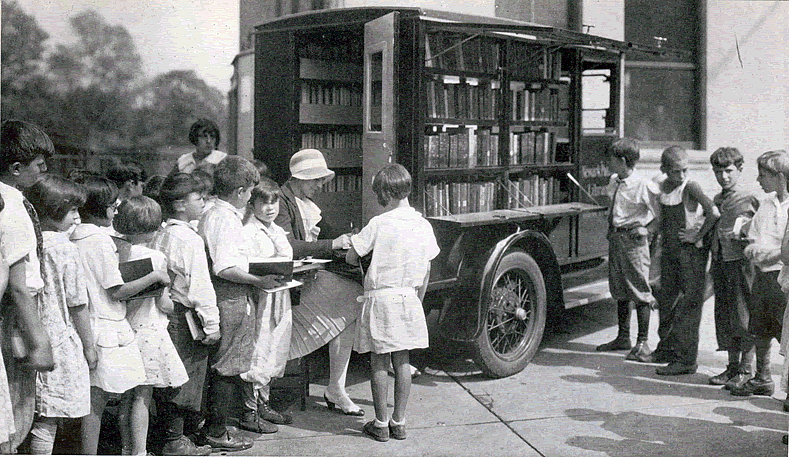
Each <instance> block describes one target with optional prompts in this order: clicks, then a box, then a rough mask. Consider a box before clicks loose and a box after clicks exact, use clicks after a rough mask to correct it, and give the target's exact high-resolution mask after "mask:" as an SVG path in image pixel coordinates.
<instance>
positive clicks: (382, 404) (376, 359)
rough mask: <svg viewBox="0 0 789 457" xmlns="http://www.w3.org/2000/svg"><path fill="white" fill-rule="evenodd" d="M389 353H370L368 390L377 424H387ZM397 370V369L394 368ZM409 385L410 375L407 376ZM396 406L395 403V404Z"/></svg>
mask: <svg viewBox="0 0 789 457" xmlns="http://www.w3.org/2000/svg"><path fill="white" fill-rule="evenodd" d="M389 363H390V361H389V353H386V354H376V353H374V352H371V353H370V370H371V371H372V375H371V376H370V388H371V389H372V392H373V406H375V418H376V419H377V420H378V421H379V422H383V423H387V422H389V413H388V411H387V408H386V400H387V397H388V396H389V374H388V371H389ZM396 369H397V368H396ZM408 379H409V383H410V380H411V374H410V373H409V374H408ZM395 405H397V402H395Z"/></svg>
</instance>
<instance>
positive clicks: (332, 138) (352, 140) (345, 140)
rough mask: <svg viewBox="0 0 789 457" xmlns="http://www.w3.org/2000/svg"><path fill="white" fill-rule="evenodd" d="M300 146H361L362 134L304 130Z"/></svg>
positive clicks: (334, 147) (341, 147) (349, 147)
mask: <svg viewBox="0 0 789 457" xmlns="http://www.w3.org/2000/svg"><path fill="white" fill-rule="evenodd" d="M301 147H302V148H316V149H321V148H329V149H353V148H361V147H362V135H361V134H359V133H349V132H338V131H328V132H304V133H302V134H301Z"/></svg>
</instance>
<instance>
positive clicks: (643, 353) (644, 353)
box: [625, 341, 652, 363]
mask: <svg viewBox="0 0 789 457" xmlns="http://www.w3.org/2000/svg"><path fill="white" fill-rule="evenodd" d="M625 360H635V361H636V362H641V363H651V362H652V351H651V350H650V349H649V346H647V342H646V341H639V342H637V343H636V345H635V346H633V349H631V350H630V352H628V353H627V355H626V356H625Z"/></svg>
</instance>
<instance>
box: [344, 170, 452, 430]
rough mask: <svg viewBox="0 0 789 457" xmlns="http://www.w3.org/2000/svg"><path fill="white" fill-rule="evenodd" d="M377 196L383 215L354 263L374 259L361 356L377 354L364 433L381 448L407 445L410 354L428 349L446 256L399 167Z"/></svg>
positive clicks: (381, 176) (366, 232)
mask: <svg viewBox="0 0 789 457" xmlns="http://www.w3.org/2000/svg"><path fill="white" fill-rule="evenodd" d="M373 191H374V192H375V194H376V196H377V197H378V204H379V205H381V206H382V207H383V210H384V212H383V214H381V215H378V216H375V217H373V218H372V219H371V220H370V222H369V223H368V224H367V225H366V226H365V227H364V228H363V229H362V230H361V231H360V232H359V233H358V234H355V235H352V236H351V249H349V250H348V253H347V255H346V261H347V262H348V263H350V264H358V262H359V258H360V257H363V256H365V255H367V254H369V253H371V252H372V261H371V263H370V266H369V267H368V269H367V274H366V275H365V277H364V305H363V306H362V314H361V316H360V317H359V323H358V326H357V333H356V343H355V345H354V349H355V350H356V351H357V352H359V353H364V352H369V353H370V365H371V371H372V379H371V382H370V384H371V387H372V393H373V404H374V406H375V419H374V420H372V421H370V422H368V423H366V424H365V425H364V429H363V432H364V433H365V434H367V435H369V436H371V437H372V438H374V439H376V440H377V441H387V440H388V439H389V436H390V435H391V436H392V437H393V438H395V439H398V440H404V439H405V438H406V432H405V409H406V404H407V403H408V395H409V393H410V390H411V370H410V367H411V366H410V364H409V360H408V359H409V357H408V351H409V349H417V348H426V347H427V346H428V335H427V323H426V321H425V313H424V310H423V308H422V298H423V297H424V294H425V290H426V288H427V282H428V279H429V277H430V261H431V260H432V259H433V258H435V257H436V256H437V255H438V252H439V248H438V243H437V242H436V237H435V234H434V233H433V229H432V227H431V226H430V223H429V222H427V220H425V219H424V218H423V217H422V215H421V214H419V213H418V212H417V211H416V210H415V209H414V208H412V207H411V206H410V205H409V203H408V196H409V195H410V194H411V175H410V174H409V173H408V171H407V170H406V169H405V168H404V167H403V166H402V165H398V164H393V165H388V166H386V167H384V168H382V169H381V170H380V171H379V172H378V173H377V174H376V175H375V177H374V178H373ZM390 362H391V364H392V366H393V368H394V371H395V385H394V411H393V412H392V415H391V419H390V418H389V413H388V411H387V397H388V384H389V378H388V374H387V371H388V368H389V364H390Z"/></svg>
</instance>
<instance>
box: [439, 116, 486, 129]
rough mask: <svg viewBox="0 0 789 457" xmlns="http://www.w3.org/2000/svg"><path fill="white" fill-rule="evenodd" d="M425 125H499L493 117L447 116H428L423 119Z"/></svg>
mask: <svg viewBox="0 0 789 457" xmlns="http://www.w3.org/2000/svg"><path fill="white" fill-rule="evenodd" d="M425 124H427V125H462V126H467V125H476V126H479V127H493V126H497V125H499V122H498V121H497V120H494V119H457V118H448V117H428V118H426V119H425Z"/></svg>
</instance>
